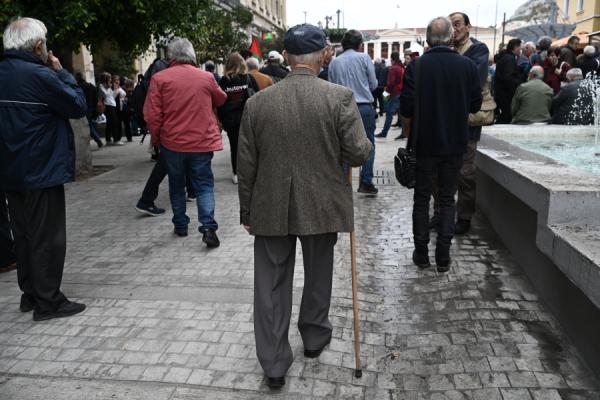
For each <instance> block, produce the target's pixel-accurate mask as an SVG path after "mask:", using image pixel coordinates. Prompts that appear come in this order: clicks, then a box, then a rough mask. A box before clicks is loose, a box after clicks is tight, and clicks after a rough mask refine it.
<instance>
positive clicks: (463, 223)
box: [454, 219, 471, 235]
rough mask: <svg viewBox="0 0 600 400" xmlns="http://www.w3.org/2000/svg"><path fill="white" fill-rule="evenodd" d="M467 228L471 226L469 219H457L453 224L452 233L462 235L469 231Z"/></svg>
mask: <svg viewBox="0 0 600 400" xmlns="http://www.w3.org/2000/svg"><path fill="white" fill-rule="evenodd" d="M469 228H471V221H470V220H468V219H459V220H457V221H456V224H454V234H455V235H463V234H465V233H467V232H469Z"/></svg>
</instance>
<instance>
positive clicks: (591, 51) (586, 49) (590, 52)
mask: <svg viewBox="0 0 600 400" xmlns="http://www.w3.org/2000/svg"><path fill="white" fill-rule="evenodd" d="M595 53H596V48H595V47H594V46H585V47H584V48H583V54H585V55H586V57H593V56H594V54H595Z"/></svg>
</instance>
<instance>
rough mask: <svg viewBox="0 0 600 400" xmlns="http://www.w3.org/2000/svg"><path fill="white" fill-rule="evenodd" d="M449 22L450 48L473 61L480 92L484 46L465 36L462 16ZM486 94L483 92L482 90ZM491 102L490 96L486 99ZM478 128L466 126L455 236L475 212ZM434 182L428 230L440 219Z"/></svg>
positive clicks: (485, 64)
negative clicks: (451, 35) (466, 140)
mask: <svg viewBox="0 0 600 400" xmlns="http://www.w3.org/2000/svg"><path fill="white" fill-rule="evenodd" d="M450 20H451V21H452V26H453V28H454V37H453V45H454V50H456V51H457V52H458V54H461V55H463V56H465V57H468V58H470V59H471V60H473V62H474V63H475V65H476V66H477V73H478V74H479V82H480V83H481V87H482V89H484V88H485V85H486V83H487V80H488V75H489V69H488V61H489V57H490V51H489V49H488V47H487V45H486V44H485V43H483V42H480V41H479V40H477V39H475V38H472V37H470V36H469V32H470V31H471V21H470V19H469V16H468V15H467V14H465V13H461V12H457V13H453V14H450ZM488 86H489V87H488V90H487V93H489V92H490V89H491V85H489V84H488ZM484 92H486V90H484ZM490 99H491V97H490ZM481 129H482V127H481V126H469V150H468V152H467V154H465V155H464V157H463V166H462V168H461V170H460V175H459V180H458V200H457V202H456V216H457V221H456V224H455V225H454V233H455V234H456V235H459V234H463V233H467V231H468V230H469V228H470V227H471V218H472V217H473V215H475V212H476V211H477V208H476V202H475V195H476V187H475V169H476V168H475V156H476V154H477V142H479V140H481ZM436 182H437V181H434V183H433V199H434V204H433V210H434V213H433V218H431V220H430V221H429V229H433V228H435V227H436V226H437V224H438V222H439V220H440V204H439V199H438V193H437V183H436Z"/></svg>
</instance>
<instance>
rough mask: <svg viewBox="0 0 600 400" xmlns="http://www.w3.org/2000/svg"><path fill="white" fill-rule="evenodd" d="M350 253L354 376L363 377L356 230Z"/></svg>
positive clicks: (350, 169) (352, 233) (349, 170)
mask: <svg viewBox="0 0 600 400" xmlns="http://www.w3.org/2000/svg"><path fill="white" fill-rule="evenodd" d="M347 168H348V179H350V186H351V187H352V167H350V166H348V167H347ZM350 255H351V259H352V306H353V307H354V352H355V355H356V370H355V371H354V376H356V377H357V378H360V377H362V369H361V365H360V331H359V327H358V285H357V283H356V242H355V239H354V231H352V232H350Z"/></svg>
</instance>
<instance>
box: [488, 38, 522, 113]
mask: <svg viewBox="0 0 600 400" xmlns="http://www.w3.org/2000/svg"><path fill="white" fill-rule="evenodd" d="M519 54H521V41H520V40H519V39H511V40H510V41H509V42H508V46H506V50H502V51H501V52H500V53H499V54H498V62H497V63H496V75H495V83H494V85H495V89H496V98H495V100H496V104H498V108H499V109H500V116H499V117H498V120H497V121H496V123H497V124H510V122H511V121H512V114H511V112H510V105H511V103H512V99H513V96H514V95H515V92H516V91H517V86H519V85H520V84H521V72H520V71H519V66H518V65H517V56H518V55H519Z"/></svg>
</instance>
